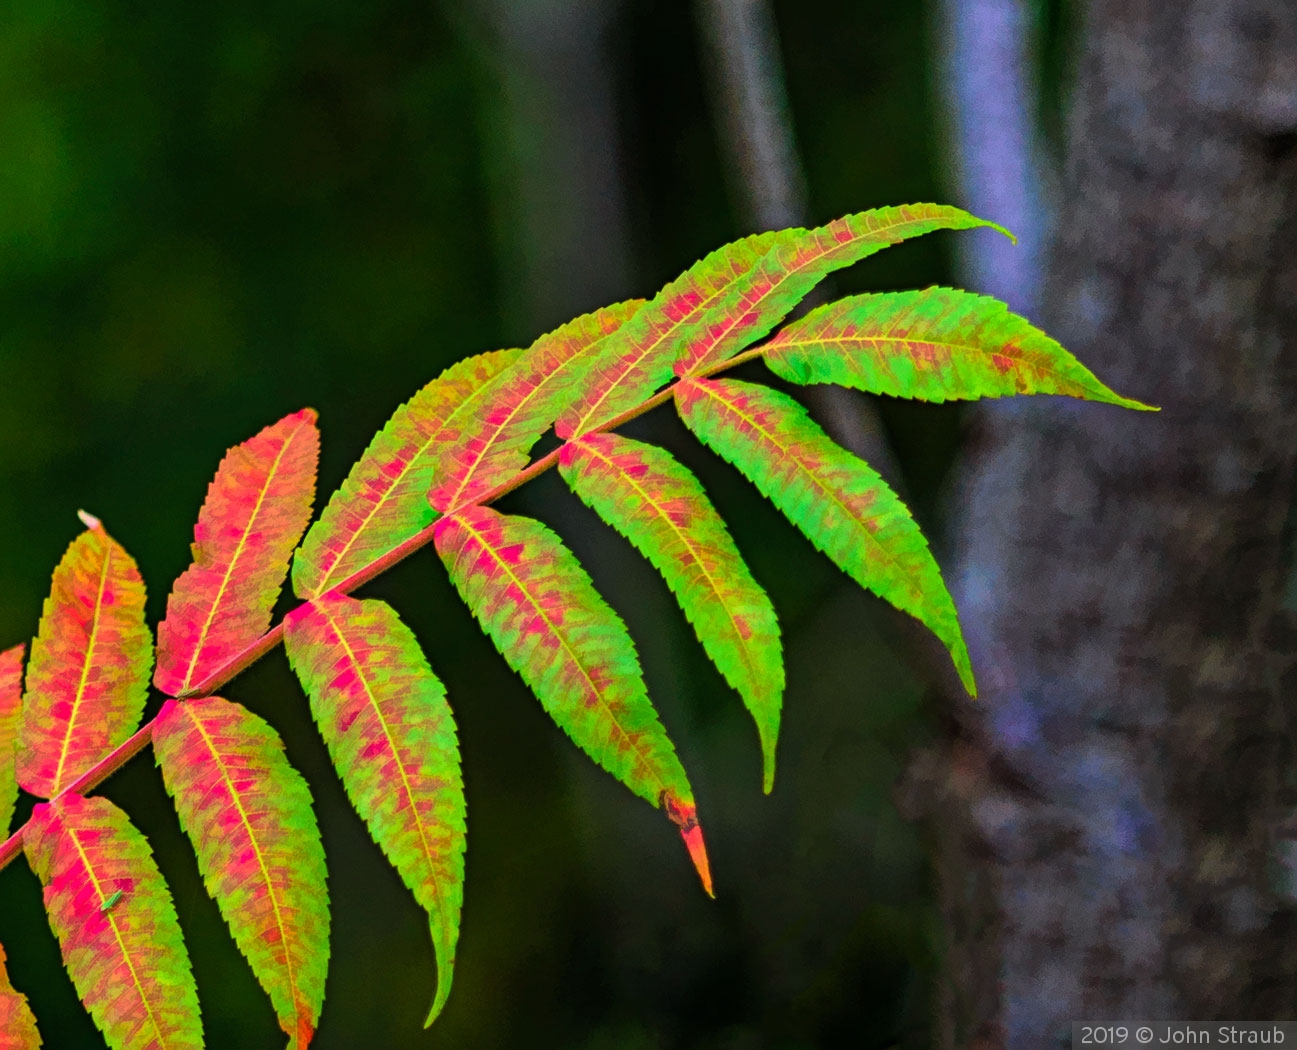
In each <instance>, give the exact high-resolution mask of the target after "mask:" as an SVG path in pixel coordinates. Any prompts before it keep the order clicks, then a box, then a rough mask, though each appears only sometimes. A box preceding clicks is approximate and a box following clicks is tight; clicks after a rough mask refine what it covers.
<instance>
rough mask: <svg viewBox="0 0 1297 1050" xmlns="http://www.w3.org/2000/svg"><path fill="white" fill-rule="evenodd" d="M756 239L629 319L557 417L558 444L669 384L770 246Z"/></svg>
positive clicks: (731, 247) (728, 250) (766, 238)
mask: <svg viewBox="0 0 1297 1050" xmlns="http://www.w3.org/2000/svg"><path fill="white" fill-rule="evenodd" d="M776 236H777V235H776V234H774V233H758V234H754V235H752V236H751V237H744V238H743V239H742V240H739V241H735V242H733V243H732V244H727V245H725V247H723V248H718V249H717V250H716V251H714V252H712V253H711V254H710V255H708V256H707V257H706V258H704V259H701V260H699V261H698V262H696V263H694V265H693V266H691V267H689V269H687V270H686V271H685V272H684V273H682V274H681V275H680V276H679V277H677V278H676V279H675V280H674V281H672V282H671V283H670V284H668V285H667V286H666V287H665V288H663V289H662V290H661V291H660V292H658V294H657V295H656V296H654V298H653V301H652V302H650V303H649V304H648V305H647V306H645V307H644V308H643V309H642V310H640V311H639V313H638V315H637V316H635V317H633V318H631V319H630V320H629V321H628V322H627V323H626V324H625V325H624V326H623V327H622V329H621V330H620V331H619V332H618V333H617V334H616V336H615V338H610V339H607V340H605V341H604V343H603V345H602V346H601V347H600V348H599V350H598V352H597V353H596V354H595V355H594V357H593V359H592V361H591V366H590V372H589V375H588V377H587V380H586V382H585V384H584V386H583V388H582V389H581V391H580V392H579V393H578V394H577V397H576V400H575V401H573V402H572V404H570V405H568V406H567V407H566V408H565V409H564V410H563V412H562V413H561V414H560V415H559V417H558V420H557V422H556V424H555V427H554V430H555V432H556V433H557V434H558V436H559V437H561V438H569V437H572V436H573V435H575V434H584V433H586V432H587V431H589V430H593V429H594V428H596V427H598V426H601V425H603V424H605V423H607V422H608V421H609V420H611V419H614V418H615V417H616V416H617V415H618V414H620V413H621V412H624V411H626V410H627V409H630V408H633V407H634V406H636V405H638V404H639V403H640V402H641V401H643V400H644V399H645V398H646V397H648V396H649V395H650V394H652V393H653V391H654V390H656V389H657V388H658V387H659V386H661V385H662V384H663V383H665V382H666V381H667V380H668V379H670V378H671V363H672V362H673V361H674V360H675V358H676V353H677V348H678V347H680V346H681V345H683V344H684V343H686V342H688V341H689V340H690V339H693V338H697V337H699V336H701V335H702V334H704V333H705V332H706V330H707V325H708V319H709V317H710V316H711V312H712V310H713V308H714V306H715V304H716V303H717V302H719V301H720V300H721V299H722V298H723V297H724V295H725V293H726V292H728V291H730V290H731V289H732V288H734V287H735V286H736V285H738V284H739V283H740V282H742V281H743V280H744V278H745V277H746V275H747V274H749V273H750V272H751V271H752V270H753V268H754V267H755V266H756V265H757V263H758V262H760V261H761V258H762V256H764V255H765V254H766V252H767V251H769V250H770V248H771V246H772V245H773V244H774V241H775V237H776Z"/></svg>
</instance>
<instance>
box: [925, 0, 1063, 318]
mask: <svg viewBox="0 0 1297 1050" xmlns="http://www.w3.org/2000/svg"><path fill="white" fill-rule="evenodd" d="M1036 22H1037V19H1036V17H1035V13H1034V11H1033V4H1032V3H1031V2H1030V0H942V2H941V4H940V5H939V8H938V21H937V25H936V33H935V36H936V45H937V46H936V52H937V63H936V69H937V77H936V80H937V87H938V92H939V94H940V95H941V96H942V100H943V102H944V106H943V110H944V112H945V114H946V121H945V123H946V134H945V136H944V137H945V139H946V142H947V151H946V154H947V156H948V157H949V159H950V169H951V176H952V182H953V185H954V190H955V197H956V202H957V203H958V204H960V205H961V206H962V207H965V208H967V209H968V210H969V211H971V212H973V213H974V214H976V215H980V216H982V217H984V218H987V219H993V220H995V221H996V222H998V223H1000V224H1001V225H1003V226H1006V227H1008V228H1009V229H1010V230H1012V231H1013V232H1014V234H1015V235H1016V236H1017V238H1018V243H1017V244H1016V245H1015V244H1012V243H1011V242H1009V241H1008V240H1006V239H1005V238H1003V237H993V236H987V235H981V236H976V237H965V238H961V239H960V240H959V241H958V242H957V245H956V251H957V252H958V253H959V255H958V259H959V269H960V271H961V273H960V280H961V283H963V284H964V285H966V286H967V287H969V288H971V289H974V290H976V291H979V292H984V293H985V294H987V295H993V296H995V297H996V298H997V299H1002V300H1003V301H1005V302H1007V303H1008V304H1009V305H1010V307H1012V308H1013V309H1014V310H1015V311H1017V312H1018V313H1021V314H1025V315H1027V316H1028V317H1035V316H1036V314H1037V310H1038V307H1039V299H1040V285H1041V264H1042V262H1043V247H1044V243H1045V238H1046V234H1047V226H1048V222H1047V215H1046V206H1045V197H1046V193H1045V186H1046V177H1047V176H1046V172H1045V170H1044V165H1043V162H1042V157H1041V150H1040V135H1039V133H1038V130H1037V128H1036V114H1037V111H1038V109H1039V104H1038V103H1039V98H1040V85H1039V83H1038V79H1039V75H1038V70H1039V62H1038V51H1039V41H1038V38H1037V29H1038V26H1037V25H1036Z"/></svg>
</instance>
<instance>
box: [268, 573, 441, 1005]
mask: <svg viewBox="0 0 1297 1050" xmlns="http://www.w3.org/2000/svg"><path fill="white" fill-rule="evenodd" d="M284 644H285V647H286V648H287V650H288V659H289V662H290V663H291V664H292V665H293V670H294V671H296V672H297V676H298V678H299V679H301V682H302V687H303V688H304V689H305V690H306V694H307V696H308V697H309V698H310V701H311V713H312V714H313V715H314V716H315V721H316V724H317V725H318V726H319V727H320V733H321V735H322V736H323V737H324V742H325V744H326V745H327V746H328V749H329V755H330V757H332V759H333V764H334V767H335V768H336V769H337V770H338V773H339V775H340V776H341V777H342V783H343V786H344V787H345V788H346V789H347V795H348V797H349V798H350V799H351V803H352V805H353V806H355V807H356V812H357V813H359V814H360V816H361V817H362V819H363V820H364V821H365V823H366V824H367V825H368V826H369V831H370V834H371V835H373V836H374V841H375V842H377V843H378V844H379V846H380V847H382V850H383V852H384V853H385V854H387V858H388V860H390V861H391V862H392V864H393V866H394V867H395V868H396V870H397V871H398V872H399V873H400V875H401V879H402V880H403V881H404V882H405V885H406V886H407V887H408V888H409V890H410V892H411V893H413V894H414V897H415V900H417V901H418V902H419V904H420V905H421V906H422V907H423V909H424V910H425V911H426V912H427V913H428V919H429V924H430V927H431V931H432V943H433V948H434V949H435V951H436V954H437V992H436V996H435V998H434V999H433V1004H432V1009H431V1011H430V1012H429V1014H428V1021H427V1023H428V1024H431V1023H432V1022H433V1020H434V1019H435V1018H436V1016H437V1015H438V1014H439V1013H440V1012H441V1008H442V1006H444V1005H445V1002H446V997H447V996H448V995H449V994H450V985H451V978H452V977H453V974H454V966H455V945H456V943H457V941H458V939H459V912H460V908H461V906H462V904H463V899H464V842H465V826H464V783H463V780H462V779H461V777H460V772H459V745H458V743H457V741H456V738H455V721H454V717H453V715H452V714H451V711H450V706H449V705H448V704H447V703H446V691H445V689H443V688H442V685H441V682H440V681H438V679H437V677H436V676H435V675H434V674H433V673H432V669H431V668H430V667H429V666H428V661H427V659H426V658H425V657H424V655H423V652H422V650H421V649H420V648H419V643H418V641H417V640H416V639H415V637H414V634H413V632H412V631H411V630H410V629H409V628H408V627H406V626H405V624H403V623H402V622H401V620H400V619H399V618H398V617H397V615H396V613H395V612H394V611H393V610H392V609H391V607H390V606H388V605H386V604H385V603H383V602H380V601H373V600H369V601H357V600H356V599H354V598H347V597H343V596H341V595H337V594H332V593H331V594H326V595H325V596H324V597H322V598H318V599H316V600H315V601H312V602H309V603H307V604H306V605H303V606H302V607H301V608H299V609H297V610H295V611H294V612H293V613H291V614H290V615H289V616H288V618H287V620H286V621H285V630H284Z"/></svg>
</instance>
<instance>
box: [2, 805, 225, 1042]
mask: <svg viewBox="0 0 1297 1050" xmlns="http://www.w3.org/2000/svg"><path fill="white" fill-rule="evenodd" d="M23 848H24V850H25V851H26V853H27V859H28V862H29V863H30V864H31V868H32V871H34V872H35V873H36V877H37V878H38V879H40V881H41V885H42V886H43V887H44V889H45V911H46V913H47V915H48V916H49V921H50V929H52V930H53V931H54V935H55V936H56V937H57V938H58V941H59V947H60V948H61V949H62V952H63V964H64V965H65V966H66V967H67V971H68V975H69V976H70V977H71V978H72V983H73V984H74V985H75V986H76V989H77V994H78V995H79V996H80V997H81V1001H82V1003H84V1004H85V1007H86V1009H87V1010H89V1011H90V1016H91V1017H93V1018H94V1021H95V1024H96V1025H98V1026H99V1030H100V1031H101V1032H103V1034H104V1038H105V1039H106V1040H107V1042H108V1045H109V1046H110V1047H112V1050H160V1048H166V1050H202V1045H203V1030H202V1023H201V1022H200V1020H199V1016H198V994H197V991H196V990H195V988H194V976H193V973H192V972H191V970H190V967H189V955H188V953H187V952H186V951H185V942H184V939H183V938H182V937H181V934H180V924H179V923H178V922H177V921H176V909H175V906H174V905H173V904H172V902H171V891H170V890H169V889H167V884H166V882H165V881H163V878H162V873H161V872H160V871H158V867H157V865H156V864H155V863H154V861H153V854H152V852H151V851H150V849H149V844H148V843H147V842H146V841H145V840H144V836H143V835H141V834H140V833H139V832H138V831H137V830H136V829H135V827H134V826H133V825H132V824H131V822H130V821H129V820H128V819H127V817H126V814H125V813H123V812H122V811H121V810H120V809H118V808H117V807H116V806H114V805H113V804H112V803H111V802H109V801H108V800H107V799H106V798H83V797H82V796H80V795H71V794H64V795H60V796H59V797H58V798H57V799H56V800H55V801H53V802H49V803H41V804H40V805H38V806H37V807H36V808H35V810H33V812H32V819H31V823H30V824H29V825H28V826H27V830H26V832H25V833H24V835H23ZM119 891H120V892H121V893H122V896H121V897H120V898H118V900H117V903H116V904H115V905H114V906H113V907H112V908H110V909H107V910H105V908H104V904H105V903H107V901H109V900H110V899H111V898H112V896H113V895H114V894H115V893H117V892H119Z"/></svg>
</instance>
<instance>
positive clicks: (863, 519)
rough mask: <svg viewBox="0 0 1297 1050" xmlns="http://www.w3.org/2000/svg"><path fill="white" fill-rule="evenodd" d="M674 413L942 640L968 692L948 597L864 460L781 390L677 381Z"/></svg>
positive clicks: (828, 549) (899, 508)
mask: <svg viewBox="0 0 1297 1050" xmlns="http://www.w3.org/2000/svg"><path fill="white" fill-rule="evenodd" d="M675 398H676V405H677V407H678V408H679V411H680V415H681V418H683V419H684V421H685V424H686V425H687V426H688V427H689V429H690V430H692V431H693V432H694V433H695V434H697V435H698V437H699V438H701V439H702V441H703V443H704V444H706V445H707V446H708V447H709V448H711V449H712V450H713V451H715V452H716V453H717V454H719V455H720V456H722V457H723V458H724V459H726V460H728V461H729V462H731V463H733V464H734V466H736V467H738V469H739V470H740V471H742V472H743V473H744V474H745V475H747V477H748V478H749V479H751V481H752V482H753V483H754V484H755V485H756V486H757V488H758V489H760V491H761V492H762V494H763V495H765V496H766V498H768V499H769V500H770V501H771V502H772V503H773V504H774V505H775V506H776V507H778V508H779V510H780V511H782V512H783V513H784V515H785V516H786V517H787V518H788V519H789V520H790V521H791V522H792V523H793V524H794V525H796V526H797V527H798V528H799V529H801V530H802V532H804V533H805V534H806V536H807V537H808V538H809V539H810V540H811V542H812V543H814V544H815V546H816V547H818V548H819V549H820V550H821V551H823V552H824V553H825V554H827V555H828V556H829V557H830V558H832V559H833V561H834V562H835V563H837V565H838V566H839V567H840V568H842V569H843V570H844V571H845V572H846V573H847V574H848V575H849V576H851V578H852V579H854V580H855V581H856V582H857V583H859V584H860V585H861V586H862V587H866V588H868V589H869V590H871V591H873V592H874V593H875V594H877V595H878V596H879V597H881V598H883V599H885V600H886V601H888V602H891V604H893V605H894V606H896V607H897V608H898V609H901V610H902V611H904V612H907V613H909V614H910V615H911V616H914V617H917V618H918V619H919V620H921V621H922V622H923V623H925V624H926V625H927V626H928V627H929V628H930V629H931V630H932V632H933V633H934V634H936V636H937V637H938V638H940V639H941V641H942V642H943V643H944V644H945V646H946V648H947V649H948V650H949V651H950V655H951V658H952V659H953V660H954V663H955V668H956V670H957V671H958V672H959V677H960V679H961V680H962V681H963V683H964V685H965V687H966V688H967V689H968V691H969V693H975V686H974V683H973V671H972V667H971V665H970V664H969V659H968V649H967V647H966V646H965V644H964V637H963V633H962V632H961V631H960V628H959V617H958V614H957V613H956V611H955V603H954V602H953V601H952V600H951V597H950V593H949V592H948V591H947V590H946V585H945V583H944V582H943V581H942V579H941V570H940V569H939V568H938V567H937V563H936V561H935V560H934V559H933V557H932V553H931V552H930V551H929V550H928V543H927V540H925V539H924V537H923V534H922V533H921V532H920V531H919V527H918V525H916V524H915V522H914V519H913V518H911V517H910V512H909V510H908V509H907V508H906V507H905V504H903V503H902V502H901V501H900V499H899V498H898V497H897V496H896V494H895V493H894V492H892V490H891V489H890V488H888V487H887V484H886V483H885V482H884V481H883V479H882V478H880V477H879V476H878V474H877V473H875V472H874V471H873V470H872V469H871V468H870V467H869V466H868V465H867V464H866V463H864V462H863V461H861V460H859V459H857V458H856V457H855V456H853V455H852V454H851V453H850V452H848V451H847V450H846V449H844V448H841V447H839V446H838V445H835V444H834V443H833V442H832V441H831V440H830V439H829V437H828V435H827V434H825V433H824V431H822V430H821V429H820V428H819V427H818V426H816V425H815V424H814V423H813V422H812V421H811V419H810V417H809V416H808V415H807V413H806V409H805V408H803V407H802V406H801V405H800V404H798V403H797V402H796V401H794V400H793V399H792V398H790V397H787V396H786V395H784V394H781V393H778V392H777V391H774V390H771V389H769V388H768V387H764V386H760V385H757V384H755V383H741V382H737V381H735V380H710V379H686V380H683V381H682V382H681V383H680V384H679V385H678V386H677V387H676V393H675Z"/></svg>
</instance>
